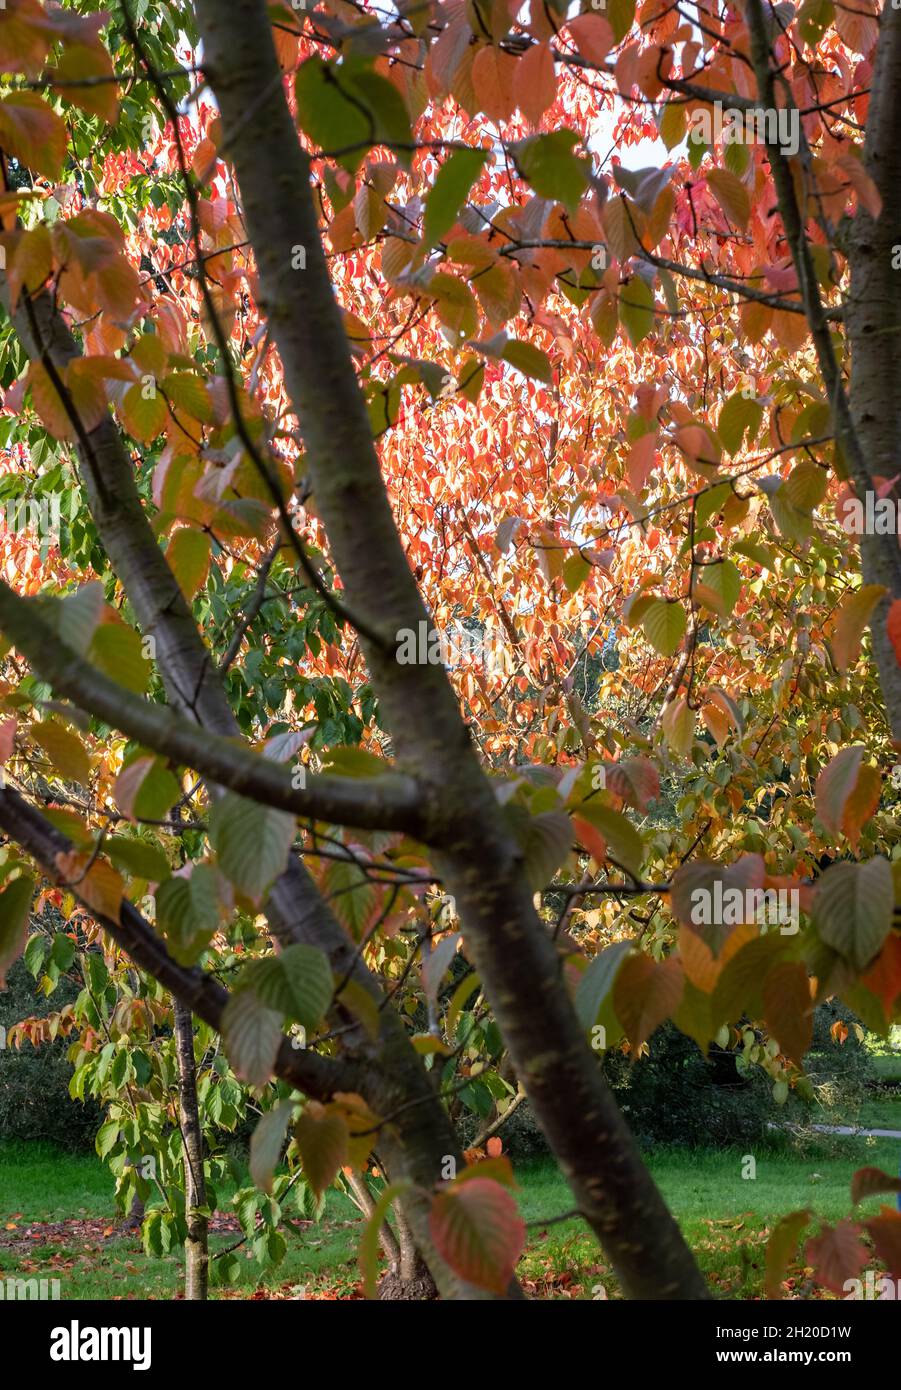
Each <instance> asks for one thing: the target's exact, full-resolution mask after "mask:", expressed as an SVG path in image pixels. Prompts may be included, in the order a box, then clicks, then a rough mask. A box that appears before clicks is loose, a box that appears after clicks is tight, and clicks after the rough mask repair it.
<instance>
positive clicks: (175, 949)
mask: <svg viewBox="0 0 901 1390" xmlns="http://www.w3.org/2000/svg"><path fill="white" fill-rule="evenodd" d="M156 920H157V927H158V929H159V930H160V931H162V932H163V933H164V935H165V937H166V942H167V944H168V946H169V950H170V951H171V953H172V955H173V956H174V957H175V959H176V960H177V961H178V963H179V965H194V964H196V962H197V961H198V960H199V959H200V957H201V956H202V955H203V952H204V951H205V950H206V948H207V946H208V945H209V944H210V941H211V940H212V938H213V936H214V935H215V934H216V929H217V927H218V925H219V898H218V894H217V891H216V871H215V869H214V868H213V867H212V866H211V865H209V864H197V865H195V867H194V870H193V872H192V874H191V877H190V878H184V877H182V876H181V875H173V876H172V877H171V878H167V879H166V881H165V882H164V883H161V884H160V886H159V887H158V888H157V890H156Z"/></svg>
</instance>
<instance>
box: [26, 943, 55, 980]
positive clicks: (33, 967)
mask: <svg viewBox="0 0 901 1390" xmlns="http://www.w3.org/2000/svg"><path fill="white" fill-rule="evenodd" d="M49 949H50V942H49V941H48V940H47V938H46V936H44V935H43V933H42V932H35V934H34V936H30V937H29V938H28V945H27V946H26V947H25V955H24V960H25V966H26V969H27V970H28V972H29V974H30V975H32V976H33V977H34V979H37V977H38V975H39V974H40V973H41V971H42V970H43V968H44V961H45V959H46V957H47V952H48V950H49Z"/></svg>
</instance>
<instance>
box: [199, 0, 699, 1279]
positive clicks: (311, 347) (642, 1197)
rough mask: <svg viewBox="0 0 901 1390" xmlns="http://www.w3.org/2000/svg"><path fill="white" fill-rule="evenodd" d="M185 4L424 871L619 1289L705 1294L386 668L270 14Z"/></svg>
mask: <svg viewBox="0 0 901 1390" xmlns="http://www.w3.org/2000/svg"><path fill="white" fill-rule="evenodd" d="M196 10H197V16H198V21H199V27H200V31H201V34H202V37H203V44H204V71H205V72H206V74H207V77H208V79H209V81H210V84H211V86H212V88H213V90H214V92H215V95H216V99H217V101H218V103H219V109H220V111H221V114H222V121H223V127H224V144H225V147H227V149H228V156H229V159H230V160H231V161H232V162H233V164H234V167H235V173H236V176H237V180H238V183H239V185H240V190H241V198H242V205H243V212H244V219H245V223H246V226H247V233H248V236H249V238H250V240H251V242H252V243H253V246H254V251H255V255H256V260H257V267H258V274H259V289H260V295H259V298H260V304H261V308H263V309H264V310H265V312H266V314H267V316H268V321H269V324H270V328H271V331H272V336H273V339H274V341H275V343H276V344H277V346H278V349H279V353H280V355H281V360H282V365H283V368H284V376H285V385H286V388H287V390H288V392H289V394H290V396H291V400H292V403H293V405H294V407H295V409H296V411H297V414H298V416H299V418H300V421H301V432H302V435H303V442H304V446H305V461H306V465H307V468H308V472H309V476H310V478H311V480H312V484H313V489H314V492H315V498H316V507H317V513H318V515H319V516H320V517H321V519H322V521H323V524H324V526H325V528H326V531H327V534H328V538H329V543H330V545H331V550H332V554H333V556H334V559H335V562H336V565H337V568H338V572H339V574H340V575H341V579H342V582H343V585H344V590H345V593H346V594H347V600H348V603H349V605H350V607H351V609H352V611H353V613H354V614H355V617H356V620H357V628H358V632H359V634H360V644H361V647H362V648H363V650H364V652H365V655H366V660H367V665H368V667H369V670H370V672H371V676H372V684H373V687H374V689H375V690H376V692H377V693H378V696H379V700H380V702H381V708H382V712H383V716H384V720H385V724H386V727H387V728H388V730H389V732H390V733H391V736H392V738H393V739H394V743H395V747H396V749H397V753H398V760H399V762H400V763H401V765H402V766H403V767H404V768H405V770H406V771H408V772H410V773H412V774H413V775H414V776H416V777H417V778H418V779H419V780H420V783H421V785H422V787H423V798H424V803H425V809H426V812H427V814H428V816H429V817H430V818H431V821H432V825H433V827H434V834H431V835H430V836H429V837H428V839H429V843H430V844H431V846H432V848H433V849H435V850H436V853H435V867H436V869H437V870H438V872H439V873H440V875H441V877H442V880H443V882H444V883H445V885H446V886H447V888H448V890H449V891H450V892H451V893H452V894H453V895H454V897H455V898H456V901H457V904H458V907H461V909H462V910H461V913H460V915H461V919H462V921H463V928H464V931H465V933H466V938H467V943H468V947H469V951H470V954H471V958H472V960H473V963H474V964H475V966H476V968H477V969H478V971H479V974H480V976H481V977H482V980H483V981H484V984H485V990H486V994H487V996H488V998H489V1000H490V1003H491V1005H492V1008H493V1009H494V1011H495V1017H496V1018H497V1022H498V1025H499V1027H500V1029H501V1032H502V1034H503V1036H504V1039H505V1041H506V1042H507V1044H508V1046H509V1048H510V1052H511V1055H512V1057H513V1061H514V1064H515V1066H516V1068H517V1071H518V1073H519V1075H520V1076H521V1077H522V1080H523V1084H524V1087H525V1090H526V1092H527V1093H528V1095H529V1099H530V1101H531V1102H532V1105H533V1107H534V1109H535V1113H536V1115H537V1117H538V1120H539V1123H540V1124H541V1126H542V1128H543V1130H544V1132H545V1134H546V1135H547V1137H548V1140H549V1142H550V1144H551V1147H552V1148H553V1149H554V1152H555V1153H556V1155H557V1157H558V1159H559V1160H560V1164H561V1167H562V1169H563V1172H564V1174H565V1176H566V1178H567V1180H568V1181H569V1182H570V1184H571V1186H572V1189H573V1192H574V1194H575V1196H576V1199H577V1203H578V1206H579V1209H580V1210H581V1211H582V1213H583V1214H584V1216H585V1218H586V1220H587V1221H588V1222H589V1223H590V1225H591V1226H592V1228H593V1229H594V1231H595V1232H596V1233H597V1235H598V1236H599V1238H600V1239H601V1241H602V1243H603V1244H604V1247H605V1249H606V1250H607V1252H608V1254H609V1255H610V1257H611V1260H612V1261H613V1264H614V1266H615V1268H616V1270H617V1273H618V1274H619V1275H620V1278H621V1279H622V1282H623V1286H624V1289H625V1290H626V1293H627V1294H628V1295H629V1296H631V1297H637V1298H670V1299H672V1298H705V1297H708V1296H709V1295H708V1292H707V1289H706V1285H705V1283H704V1280H703V1278H702V1276H701V1274H700V1272H699V1270H698V1267H697V1265H696V1263H695V1261H694V1258H693V1256H692V1254H691V1251H690V1250H689V1249H688V1246H687V1245H686V1243H685V1241H684V1238H683V1237H682V1234H681V1232H680V1230H679V1228H678V1226H677V1225H676V1223H675V1221H674V1220H673V1217H672V1215H671V1214H670V1212H669V1210H668V1209H667V1207H666V1204H665V1203H664V1201H663V1199H662V1197H661V1195H660V1193H659V1192H658V1190H657V1188H656V1186H655V1184H654V1182H653V1179H652V1178H651V1176H650V1174H649V1172H648V1171H647V1169H646V1167H645V1166H644V1164H643V1162H642V1160H641V1157H640V1154H639V1152H638V1149H637V1146H636V1145H635V1142H634V1140H633V1138H632V1135H631V1134H630V1132H629V1129H628V1126H627V1125H626V1123H625V1121H624V1119H623V1117H622V1115H621V1114H620V1111H619V1109H618V1107H617V1105H616V1102H615V1100H614V1099H613V1095H612V1093H611V1091H610V1089H609V1087H608V1086H607V1085H606V1082H605V1081H604V1078H603V1076H602V1074H601V1072H600V1068H599V1067H598V1064H597V1058H596V1057H595V1056H594V1055H593V1054H592V1052H591V1050H590V1048H589V1046H588V1043H587V1040H586V1037H585V1032H584V1030H583V1029H582V1027H581V1025H580V1024H579V1021H578V1019H577V1017H576V1014H575V1010H574V1009H573V1006H572V1003H571V1001H570V999H569V996H568V994H567V992H566V989H565V986H564V982H563V980H562V978H561V972H560V963H559V959H558V957H557V953H556V950H555V948H554V946H553V943H552V942H551V941H550V940H549V939H548V936H547V933H546V932H545V929H544V926H543V924H542V923H541V922H540V920H539V918H538V915H537V913H536V911H535V908H534V905H533V902H532V894H531V892H530V890H529V888H528V885H527V882H526V878H525V874H524V865H523V860H522V852H521V850H520V849H519V846H518V844H517V843H516V842H515V839H514V837H513V835H512V832H511V830H510V827H509V823H508V822H507V821H506V819H505V817H504V815H503V812H502V809H501V808H500V807H499V806H498V803H497V801H496V799H495V796H494V792H493V790H492V788H491V786H490V784H489V782H488V780H487V778H486V777H485V776H484V774H483V772H482V770H481V768H480V766H479V763H478V760H477V757H476V754H475V750H474V748H473V745H472V740H471V737H470V734H469V730H468V729H467V727H466V725H465V723H464V722H463V720H462V718H461V716H460V711H459V706H458V704H457V701H456V698H455V696H454V693H453V690H452V689H451V686H450V684H449V683H448V680H447V677H446V673H445V672H444V671H443V669H442V668H441V667H440V666H434V665H429V664H426V665H416V666H414V665H409V666H404V665H401V664H399V663H398V661H397V641H398V637H399V634H400V633H401V631H403V630H407V629H408V630H410V631H412V632H416V631H417V630H418V626H419V624H420V622H426V623H427V624H428V622H429V619H428V614H427V612H426V610H425V607H424V605H423V602H422V599H421V596H420V594H419V591H418V589H417V587H416V583H415V580H414V578H413V575H412V573H411V571H410V567H409V564H408V562H407V557H406V555H405V554H404V551H403V548H402V546H401V544H400V540H399V537H398V535H397V531H396V528H395V526H394V519H393V516H392V512H391V507H390V504H389V501H388V496H387V493H386V490H385V485H384V481H383V479H382V475H381V468H380V465H379V460H378V456H377V454H376V452H375V448H374V445H373V442H372V431H371V426H370V422H369V417H368V414H367V410H366V405H365V402H364V400H363V396H362V394H361V392H360V389H359V385H358V382H357V379H356V375H355V372H354V368H353V363H352V360H351V357H350V354H349V349H348V343H347V338H346V335H345V331H344V326H343V323H342V319H341V312H340V308H339V306H338V303H337V300H336V298H335V294H334V290H333V287H332V284H331V281H330V278H329V272H328V266H327V262H326V260H325V256H324V252H323V248H322V242H321V238H320V235H319V226H318V222H317V216H316V210H315V206H314V202H313V196H312V190H311V186H310V161H309V156H308V155H307V154H306V153H305V151H304V150H303V148H302V146H301V144H300V141H299V139H298V133H297V128H296V126H295V124H294V121H293V120H292V117H291V114H290V112H289V110H288V106H287V103H286V101H285V97H284V91H283V83H282V81H281V75H280V70H279V66H278V61H277V58H276V54H275V49H274V45H273V40H272V30H271V25H270V19H269V15H268V12H267V9H266V5H265V4H264V3H263V0H196ZM298 245H301V246H303V248H304V249H305V253H306V255H305V263H304V269H303V270H302V271H297V270H294V269H293V266H294V264H295V262H294V251H295V249H296V247H297V246H298ZM389 1166H390V1160H389ZM408 1214H409V1213H408Z"/></svg>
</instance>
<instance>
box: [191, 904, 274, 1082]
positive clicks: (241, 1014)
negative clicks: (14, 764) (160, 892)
mask: <svg viewBox="0 0 901 1390" xmlns="http://www.w3.org/2000/svg"><path fill="white" fill-rule="evenodd" d="M172 881H174V880H170V882H172ZM222 1041H223V1042H224V1044H225V1051H226V1054H227V1056H228V1060H229V1061H230V1062H231V1065H232V1070H233V1071H234V1073H235V1076H237V1078H238V1080H239V1081H244V1082H246V1083H247V1085H248V1086H265V1085H266V1082H267V1081H268V1080H269V1078H270V1077H271V1075H272V1069H273V1067H274V1066H275V1059H276V1056H277V1055H278V1049H279V1047H280V1045H281V1041H282V1026H281V1018H280V1016H279V1015H278V1014H277V1013H274V1012H273V1010H272V1009H267V1008H266V1006H265V1004H261V1003H260V1001H259V999H258V998H257V996H256V995H255V994H254V993H253V991H252V990H249V989H242V990H238V991H237V992H236V993H235V994H233V995H232V997H231V999H229V1001H228V1003H227V1004H226V1006H225V1010H224V1012H223V1015H222Z"/></svg>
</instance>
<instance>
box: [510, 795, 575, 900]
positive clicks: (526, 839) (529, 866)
mask: <svg viewBox="0 0 901 1390" xmlns="http://www.w3.org/2000/svg"><path fill="white" fill-rule="evenodd" d="M506 809H507V811H508V812H509V813H510V815H511V817H512V819H513V820H514V822H515V823H516V826H517V830H518V833H519V840H520V844H521V845H522V850H523V861H524V868H525V872H526V878H527V879H528V881H529V887H530V888H531V889H532V892H533V893H538V892H540V891H541V889H543V888H546V887H547V885H548V884H549V883H550V881H551V879H552V878H553V877H554V874H555V873H556V872H557V870H558V869H559V868H560V865H561V864H562V863H563V861H564V859H565V858H566V856H567V854H568V853H569V847H570V845H571V843H572V826H571V824H570V820H569V816H568V815H567V814H566V812H565V811H540V812H539V813H538V815H537V816H530V815H526V817H525V819H524V820H521V819H520V816H519V815H517V814H516V813H517V812H518V811H521V810H522V808H521V807H507V808H506Z"/></svg>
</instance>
